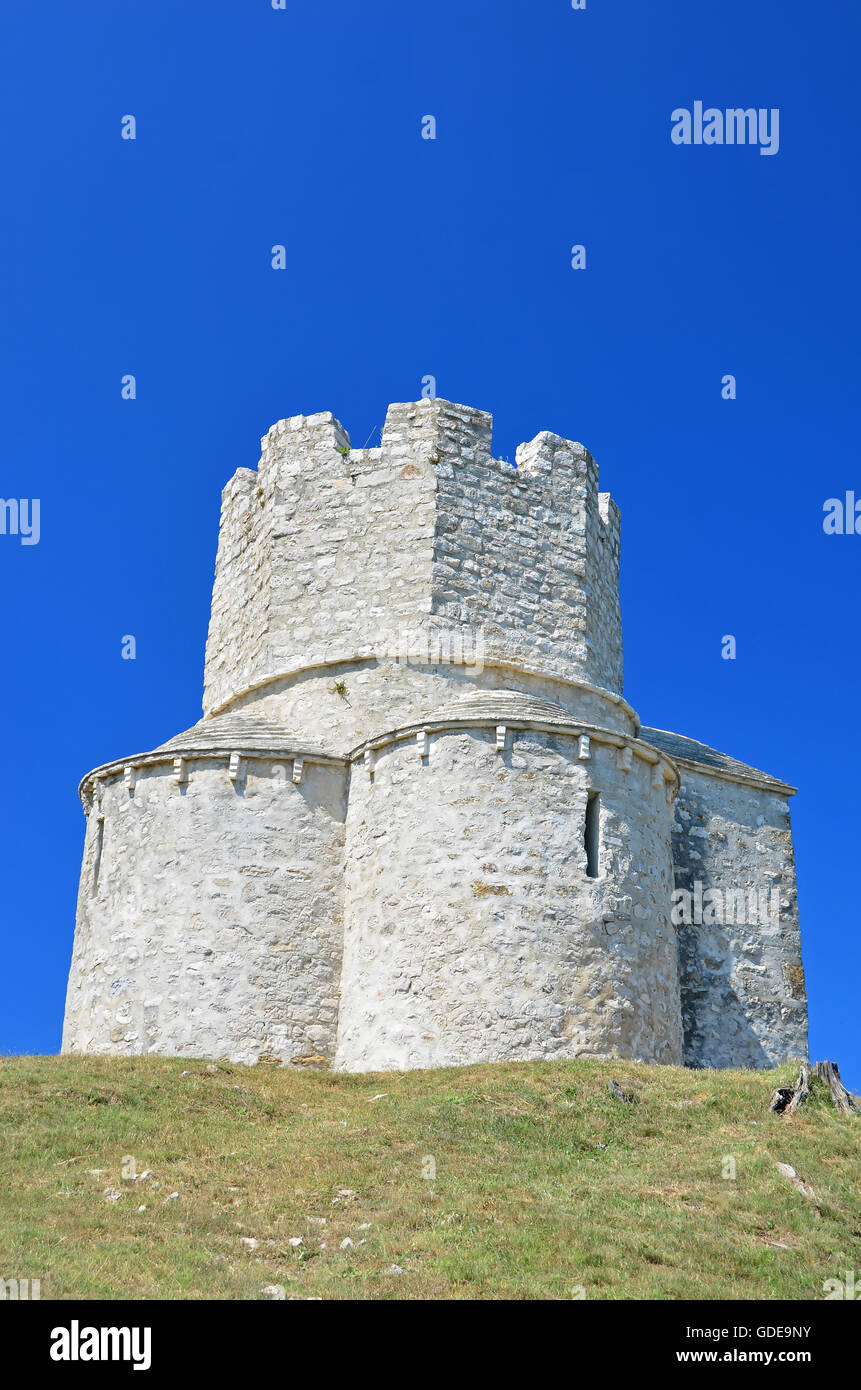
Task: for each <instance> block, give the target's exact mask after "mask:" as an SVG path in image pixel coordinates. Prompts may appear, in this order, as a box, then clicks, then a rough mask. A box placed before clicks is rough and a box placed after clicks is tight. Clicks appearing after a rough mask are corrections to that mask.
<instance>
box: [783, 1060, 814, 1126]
mask: <svg viewBox="0 0 861 1390" xmlns="http://www.w3.org/2000/svg"><path fill="white" fill-rule="evenodd" d="M809 1095H810V1067H809V1066H808V1065H807V1063H806V1062H803V1063H802V1066H801V1071H800V1072H799V1073H798V1080H797V1081H796V1083H795V1091H794V1093H793V1096H792V1100H791V1101H790V1102H789V1104H788V1105H787V1107H786V1113H787V1115H794V1114H795V1112H796V1110H798V1108H799V1107H800V1106H802V1105H803V1104H804V1102H805V1101H806V1100H807V1097H808V1096H809Z"/></svg>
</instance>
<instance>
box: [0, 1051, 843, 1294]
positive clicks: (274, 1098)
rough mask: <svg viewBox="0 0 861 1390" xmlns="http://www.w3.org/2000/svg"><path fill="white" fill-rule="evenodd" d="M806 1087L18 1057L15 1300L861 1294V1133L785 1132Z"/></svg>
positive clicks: (4, 1243) (514, 1068)
mask: <svg viewBox="0 0 861 1390" xmlns="http://www.w3.org/2000/svg"><path fill="white" fill-rule="evenodd" d="M611 1078H614V1079H615V1080H617V1081H618V1082H619V1083H620V1084H621V1085H622V1087H623V1088H624V1089H625V1090H626V1091H627V1092H633V1093H635V1094H636V1096H637V1097H638V1101H637V1103H636V1104H624V1103H622V1102H620V1101H619V1100H617V1099H615V1098H614V1097H613V1096H612V1095H610V1094H609V1092H608V1090H607V1083H608V1081H609V1080H610V1079H611ZM791 1078H792V1069H791V1068H783V1069H781V1070H780V1071H777V1072H759V1073H757V1072H713V1071H700V1072H696V1071H685V1070H683V1069H681V1068H674V1067H647V1066H640V1065H636V1064H633V1063H619V1062H599V1061H577V1062H567V1063H521V1064H516V1065H492V1066H475V1067H467V1068H463V1069H449V1070H444V1071H424V1072H411V1073H406V1074H386V1075H375V1076H343V1075H330V1074H327V1073H319V1072H318V1073H301V1072H295V1071H282V1070H280V1069H279V1068H277V1067H262V1066H258V1067H255V1068H246V1067H240V1066H231V1065H229V1064H227V1063H219V1064H217V1065H216V1064H214V1063H206V1062H199V1061H187V1060H185V1061H174V1060H163V1059H155V1058H137V1059H123V1060H116V1059H107V1058H69V1057H20V1058H6V1059H3V1060H0V1133H2V1144H0V1277H2V1278H13V1277H14V1278H30V1279H34V1278H39V1279H41V1286H42V1298H43V1299H46V1298H169V1299H186V1298H217V1299H235V1298H249V1299H255V1298H260V1297H261V1290H262V1289H263V1287H264V1286H266V1285H280V1286H283V1288H284V1290H285V1291H286V1297H288V1298H291V1297H298V1298H308V1297H319V1298H324V1299H330V1298H423V1299H427V1298H431V1299H438V1298H527V1299H536V1298H565V1299H568V1298H571V1297H572V1296H573V1295H572V1291H575V1290H577V1289H578V1288H582V1290H583V1296H585V1297H586V1298H587V1299H590V1298H591V1299H627V1298H662V1299H678V1298H730V1299H745V1298H790V1299H820V1298H822V1297H823V1292H822V1283H823V1280H825V1279H827V1278H831V1277H833V1276H838V1277H840V1276H842V1275H843V1273H844V1271H846V1270H855V1271H861V1202H859V1196H858V1190H859V1182H858V1178H859V1172H861V1120H859V1119H855V1118H845V1117H840V1116H839V1115H838V1114H837V1113H836V1111H835V1110H834V1109H833V1108H832V1107H831V1104H830V1101H829V1100H828V1099H827V1093H825V1092H824V1088H821V1087H819V1086H816V1087H815V1089H814V1093H813V1095H812V1097H811V1099H810V1101H809V1102H808V1104H807V1105H806V1106H805V1107H804V1108H803V1109H802V1110H801V1112H800V1113H799V1114H798V1115H797V1116H795V1117H793V1118H790V1119H785V1118H781V1117H778V1116H773V1115H771V1114H769V1112H768V1108H767V1106H768V1101H769V1097H770V1093H771V1089H772V1087H774V1086H775V1085H778V1084H784V1083H787V1082H788V1081H789V1080H790V1079H791ZM127 1155H131V1156H132V1157H133V1159H134V1161H135V1165H136V1172H137V1174H138V1178H137V1180H132V1179H130V1178H128V1177H126V1178H124V1177H123V1167H124V1158H125V1156H127ZM728 1158H732V1159H733V1160H734V1163H735V1173H736V1176H735V1177H734V1178H731V1177H723V1176H722V1173H723V1172H726V1171H730V1170H731V1167H732V1165H731V1164H729V1163H728V1162H727V1159H728ZM430 1160H432V1161H433V1162H431V1161H430ZM778 1162H782V1163H789V1164H791V1165H792V1166H793V1167H794V1168H795V1169H796V1171H797V1173H798V1174H799V1176H800V1177H801V1178H802V1179H803V1180H804V1181H805V1182H806V1183H808V1184H810V1185H811V1186H812V1187H813V1189H814V1192H815V1199H811V1198H809V1197H805V1196H804V1195H803V1194H802V1193H801V1192H800V1191H799V1190H798V1188H797V1187H796V1185H795V1184H794V1183H792V1182H791V1181H789V1180H787V1178H786V1177H784V1176H782V1175H781V1174H780V1173H779V1172H778V1170H777V1167H776V1164H777V1163H778ZM434 1165H435V1176H425V1175H427V1174H431V1173H432V1172H433V1169H434ZM125 1169H126V1172H127V1173H128V1172H129V1171H130V1165H129V1164H128V1163H126V1164H125ZM146 1170H150V1176H148V1177H146V1178H142V1177H141V1176H140V1175H141V1174H142V1173H144V1172H145V1171H146ZM298 1238H301V1242H302V1243H301V1244H300V1245H293V1244H291V1240H296V1239H298ZM346 1239H349V1240H351V1241H352V1242H353V1244H352V1246H349V1245H348V1246H347V1247H346V1248H342V1241H344V1240H346ZM254 1242H256V1244H254ZM399 1271H400V1272H399Z"/></svg>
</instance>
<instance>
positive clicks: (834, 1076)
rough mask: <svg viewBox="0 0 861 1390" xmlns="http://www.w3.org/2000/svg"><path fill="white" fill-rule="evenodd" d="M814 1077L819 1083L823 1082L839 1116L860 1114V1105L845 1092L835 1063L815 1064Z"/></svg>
mask: <svg viewBox="0 0 861 1390" xmlns="http://www.w3.org/2000/svg"><path fill="white" fill-rule="evenodd" d="M816 1075H817V1077H818V1078H819V1080H820V1081H824V1082H825V1084H826V1086H827V1087H828V1089H829V1091H830V1092H831V1099H832V1100H833V1101H834V1104H835V1106H836V1108H837V1109H838V1110H839V1111H840V1114H841V1115H852V1114H853V1113H861V1105H859V1104H858V1101H857V1100H856V1099H855V1097H854V1096H853V1095H851V1094H850V1092H849V1091H847V1089H846V1087H845V1086H844V1085H843V1082H842V1081H841V1080H840V1068H839V1067H838V1065H837V1063H836V1062H817V1063H816Z"/></svg>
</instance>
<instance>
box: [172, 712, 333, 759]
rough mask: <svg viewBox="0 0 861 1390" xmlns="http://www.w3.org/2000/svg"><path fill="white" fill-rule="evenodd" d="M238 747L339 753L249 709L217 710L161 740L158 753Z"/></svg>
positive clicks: (259, 749) (256, 749)
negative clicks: (220, 712)
mask: <svg viewBox="0 0 861 1390" xmlns="http://www.w3.org/2000/svg"><path fill="white" fill-rule="evenodd" d="M225 748H227V749H231V748H232V749H236V750H237V751H238V752H242V753H253V752H258V751H259V752H276V751H278V750H279V749H287V748H301V749H303V750H306V751H307V752H309V753H311V752H317V753H320V754H323V755H325V756H326V757H332V756H335V757H337V756H338V755H337V754H332V753H331V752H330V751H329V750H327V749H325V748H322V747H321V746H320V745H319V744H315V743H313V742H309V740H308V739H307V738H306V737H305V736H304V735H297V734H291V733H290V731H289V730H287V729H284V728H283V727H282V726H281V725H280V724H276V723H274V722H273V721H272V720H269V719H264V718H261V716H260V715H259V714H251V713H250V712H248V711H247V710H238V711H236V712H231V711H229V710H227V711H225V713H224V714H216V715H214V716H213V717H212V718H211V719H201V720H200V721H199V722H198V723H197V724H192V726H191V728H190V729H185V730H183V732H182V733H181V734H176V735H175V737H174V738H171V739H168V741H167V743H160V744H159V746H158V748H154V749H153V752H154V753H187V752H189V753H190V752H192V751H194V752H201V753H202V752H209V751H217V750H220V749H225Z"/></svg>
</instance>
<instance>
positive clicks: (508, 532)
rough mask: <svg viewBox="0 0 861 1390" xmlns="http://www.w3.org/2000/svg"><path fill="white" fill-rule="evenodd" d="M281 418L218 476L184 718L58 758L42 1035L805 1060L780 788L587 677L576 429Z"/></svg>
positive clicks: (617, 653) (601, 670)
mask: <svg viewBox="0 0 861 1390" xmlns="http://www.w3.org/2000/svg"><path fill="white" fill-rule="evenodd" d="M516 457H517V463H516V466H512V465H511V464H509V463H506V462H503V461H501V460H499V459H495V458H494V457H493V455H492V449H491V418H490V416H489V415H486V414H485V413H483V412H482V411H479V410H473V409H468V408H466V407H464V406H460V405H454V404H452V403H450V402H448V401H442V400H423V401H420V402H418V403H414V404H406V405H393V406H390V407H389V411H388V414H387V417H386V424H385V427H384V429H383V432H382V446H381V447H380V448H379V449H351V448H350V442H349V439H348V437H347V435H346V434H345V432H344V430H343V428H342V427H341V425H340V424H339V423H338V421H337V420H335V419H334V418H333V416H332V415H331V414H328V413H326V414H319V415H311V416H307V417H305V416H301V415H300V416H295V417H293V418H292V419H289V420H281V421H279V422H278V423H277V424H276V425H273V427H272V429H271V430H270V431H269V433H268V434H267V435H266V437H265V438H264V439H263V441H262V454H261V458H260V462H259V464H258V467H257V469H256V471H254V470H251V469H247V468H240V469H239V470H238V471H237V472H236V474H235V475H234V477H233V478H232V479H231V481H230V482H229V483H228V484H227V487H226V488H225V490H224V494H223V505H222V513H221V524H220V533H219V544H218V558H217V561H216V570H215V584H214V588H213V596H212V618H211V622H210V628H209V640H208V644H207V650H206V670H205V679H204V702H203V710H204V714H203V718H202V719H201V720H200V722H199V723H197V724H195V725H194V726H193V728H191V729H188V730H187V731H186V732H185V733H181V734H179V735H177V737H175V738H172V739H170V740H169V741H168V742H167V743H164V744H162V745H161V746H160V747H158V748H156V749H155V750H154V751H153V752H150V753H139V754H136V755H134V756H133V757H126V758H123V759H120V760H118V761H115V762H111V763H108V764H106V765H105V766H103V767H100V768H97V769H96V770H95V771H94V772H91V773H88V775H87V776H86V777H85V778H84V780H83V782H82V783H81V789H80V790H81V798H82V801H83V804H84V808H85V811H86V814H87V833H86V841H85V848H84V861H83V870H82V874H81V885H80V894H79V900H78V914H77V925H76V929H75V941H74V951H73V957H72V967H71V975H70V980H69V991H68V1000H67V1006H66V1017H65V1027H64V1033H63V1049H64V1051H77V1052H100V1053H115V1054H120V1055H123V1054H125V1055H128V1054H136V1053H149V1052H152V1053H161V1054H166V1055H169V1056H181V1057H209V1058H216V1059H217V1058H221V1057H228V1058H230V1059H231V1060H232V1061H236V1062H246V1063H253V1062H256V1061H258V1060H259V1059H261V1058H262V1059H277V1060H280V1061H281V1062H282V1063H284V1064H286V1065H292V1066H309V1067H327V1066H332V1067H335V1068H340V1069H343V1070H348V1071H364V1070H387V1069H401V1068H412V1067H434V1066H447V1065H452V1064H455V1065H456V1064H462V1063H469V1062H482V1061H503V1060H514V1059H521V1060H522V1059H529V1058H565V1057H581V1056H611V1057H624V1058H631V1059H641V1060H643V1061H647V1062H663V1063H675V1064H679V1063H684V1064H686V1065H689V1066H698V1067H730V1066H733V1067H762V1066H771V1065H774V1064H776V1063H779V1062H782V1061H784V1060H786V1059H789V1058H792V1057H796V1056H806V1054H807V1011H806V1001H805V993H804V976H803V971H802V965H801V946H800V935H799V928H798V914H797V906H796V894H795V871H794V864H793V855H792V836H791V831H790V821H789V808H788V797H789V796H791V795H792V794H793V790H794V789H793V788H792V787H790V786H787V785H786V784H785V783H784V782H781V781H778V780H776V779H775V778H773V777H770V776H767V775H766V774H765V773H762V772H757V771H756V770H755V769H754V768H751V767H747V766H745V765H743V764H741V763H739V762H736V761H735V760H734V759H732V758H730V757H727V756H725V755H723V754H721V753H717V752H715V751H714V750H713V749H711V748H707V747H706V746H705V745H703V744H701V743H697V742H695V741H694V740H692V739H689V738H683V737H680V736H678V735H676V734H671V733H665V732H662V731H659V730H655V729H647V728H641V727H640V722H639V719H638V717H637V715H636V713H635V712H634V710H633V709H632V708H631V706H630V705H629V704H628V703H627V702H626V701H625V699H624V698H623V696H622V637H621V621H620V613H619V582H618V581H619V512H618V509H617V507H616V506H615V504H614V503H613V501H612V499H611V498H610V496H609V494H608V493H600V492H599V491H598V470H597V467H596V465H595V462H594V460H593V459H592V457H591V456H590V455H589V453H588V452H587V451H586V450H585V449H584V448H583V447H582V445H580V444H574V443H571V442H570V441H568V440H566V439H561V438H560V437H559V436H558V435H555V434H549V433H546V432H543V433H541V434H539V435H537V436H536V438H535V439H533V440H532V442H531V443H530V444H524V445H521V446H520V448H519V449H518V451H517V456H516Z"/></svg>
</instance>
